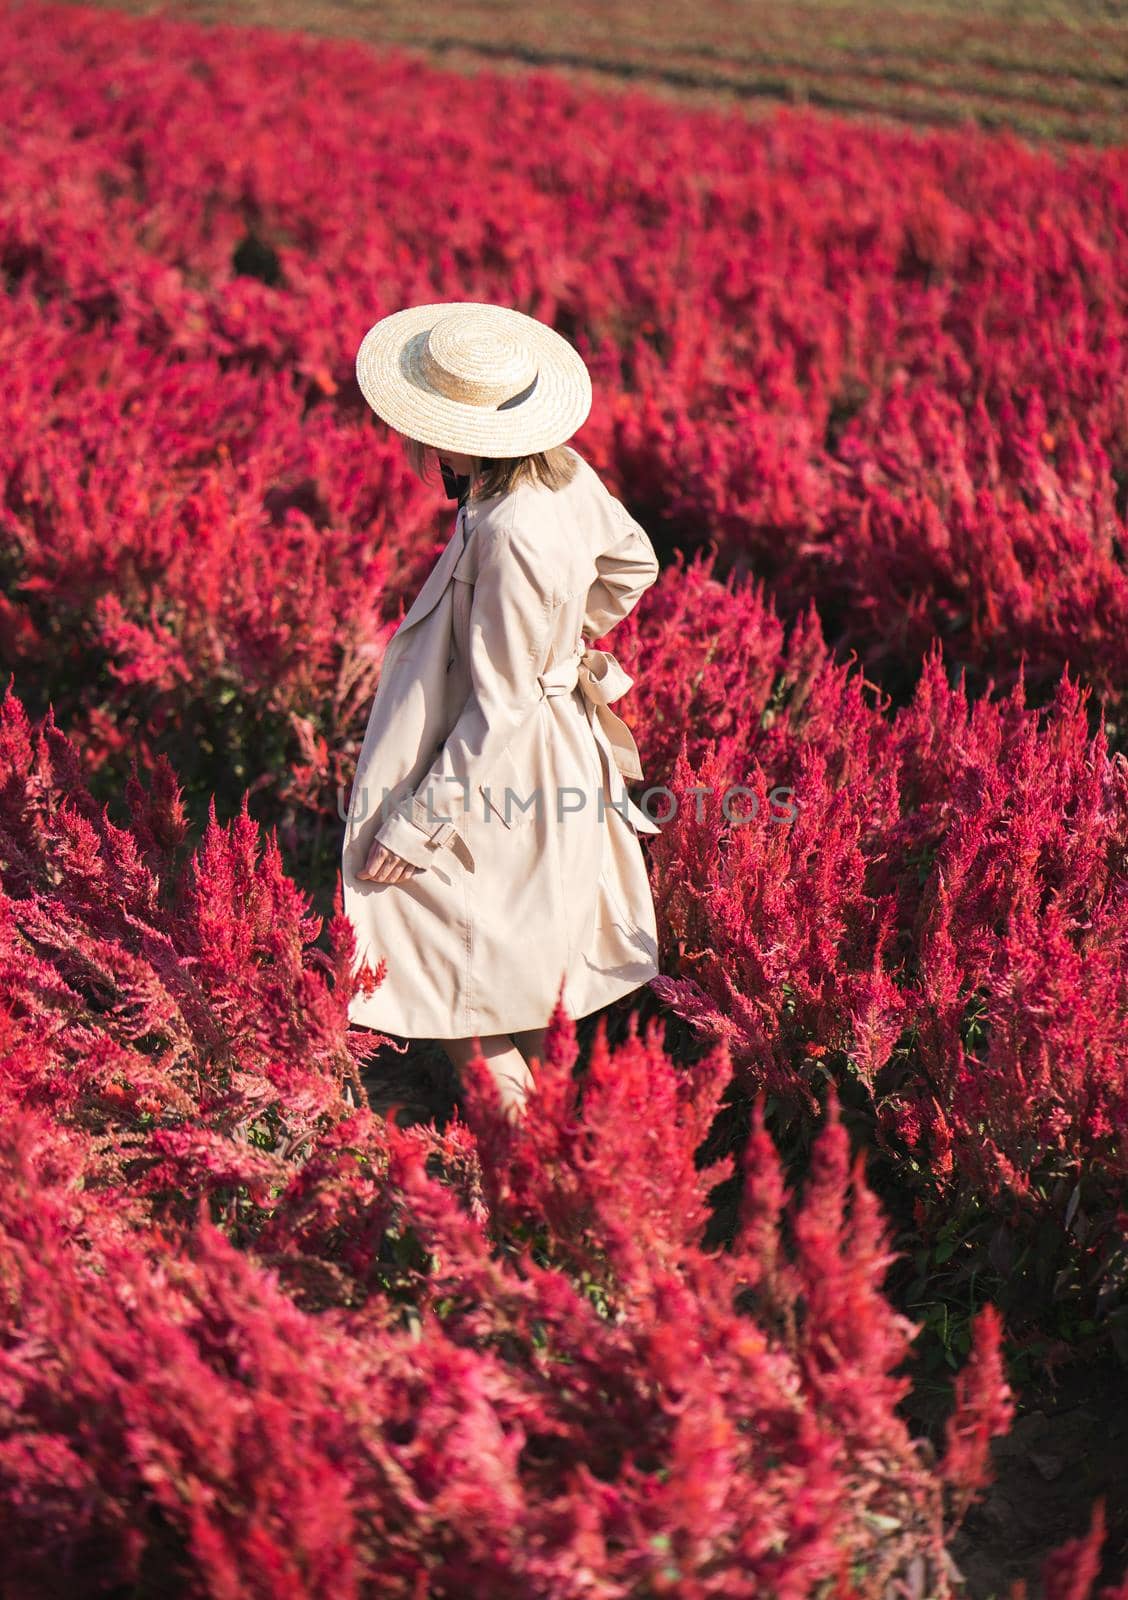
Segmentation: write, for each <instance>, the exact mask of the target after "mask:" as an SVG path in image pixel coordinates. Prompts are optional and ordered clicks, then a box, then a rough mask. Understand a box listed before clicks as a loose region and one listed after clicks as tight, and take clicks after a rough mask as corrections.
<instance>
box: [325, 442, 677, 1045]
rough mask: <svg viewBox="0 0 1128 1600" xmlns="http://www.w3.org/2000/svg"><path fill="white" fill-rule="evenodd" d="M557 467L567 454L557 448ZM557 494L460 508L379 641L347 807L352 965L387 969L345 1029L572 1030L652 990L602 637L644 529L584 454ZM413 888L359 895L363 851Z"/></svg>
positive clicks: (643, 579)
mask: <svg viewBox="0 0 1128 1600" xmlns="http://www.w3.org/2000/svg"><path fill="white" fill-rule="evenodd" d="M569 448H570V447H569ZM572 453H573V454H574V455H575V456H576V460H577V463H578V465H577V471H576V475H575V477H574V478H573V480H572V482H571V483H569V484H567V485H566V486H565V487H564V488H562V489H558V490H551V489H548V488H547V487H545V486H544V485H540V484H529V483H523V484H521V485H519V486H518V487H517V488H516V489H514V490H512V491H511V492H510V493H508V494H506V495H500V496H495V497H493V498H492V499H488V500H483V501H479V502H473V501H470V502H467V503H466V504H465V505H463V506H462V507H460V509H459V512H458V516H457V519H456V523H455V531H454V534H453V536H452V537H451V540H450V542H449V544H448V545H447V546H446V548H445V550H444V551H443V553H442V555H441V556H440V557H439V559H438V561H437V562H436V563H435V565H434V567H433V568H432V570H431V572H430V573H429V574H428V576H427V578H426V581H425V582H424V584H423V587H422V589H421V590H420V591H419V594H418V595H417V596H416V598H415V600H414V602H413V603H412V605H411V607H410V608H409V610H408V611H407V614H406V615H405V616H404V618H403V621H402V622H401V623H400V625H399V628H398V629H397V630H396V632H395V634H394V635H393V636H392V638H391V640H390V641H389V643H388V647H387V651H386V653H385V657H384V662H383V666H382V669H381V676H380V681H379V685H378V688H377V692H376V696H375V699H374V701H373V704H372V710H371V713H370V715H369V719H368V726H367V730H366V732H365V736H364V742H363V745H362V748H361V752H360V757H359V760H358V762H357V769H356V775H355V777H354V780H353V786H352V792H351V795H350V799H349V809H348V817H347V821H346V825H345V839H344V845H343V849H342V857H341V860H342V874H343V883H344V906H345V912H346V915H347V916H348V917H349V918H350V920H351V922H352V924H353V927H354V929H355V932H356V937H357V958H356V965H357V966H359V965H360V964H361V963H363V962H367V963H368V964H369V965H370V966H371V967H373V968H375V967H376V965H377V963H378V962H379V960H380V959H381V958H382V957H383V958H385V959H386V961H387V975H386V977H385V979H384V981H383V982H382V983H381V984H380V985H378V986H377V988H376V989H375V990H374V991H373V992H372V993H371V994H370V995H367V996H366V995H364V994H363V993H361V992H358V993H357V995H356V996H355V997H354V998H353V1001H352V1003H351V1005H350V1008H349V1018H350V1020H351V1021H352V1022H354V1023H359V1024H361V1025H364V1026H367V1027H371V1028H376V1029H379V1030H380V1031H381V1032H386V1033H390V1034H395V1035H399V1036H401V1037H404V1038H431V1039H460V1038H461V1039H465V1038H471V1037H473V1036H479V1037H482V1036H485V1035H486V1034H489V1033H509V1032H511V1031H513V1030H515V1029H522V1028H535V1027H540V1026H542V1025H543V1024H545V1023H546V1022H547V1021H548V1019H549V1017H550V1015H551V1012H552V1008H553V1006H554V1004H555V1002H556V998H557V992H558V990H559V988H560V985H561V983H562V982H563V985H564V990H563V994H564V1004H565V1006H566V1008H567V1010H568V1012H569V1014H570V1015H571V1016H572V1017H573V1018H578V1017H582V1016H585V1015H586V1014H587V1013H589V1012H591V1011H593V1010H595V1009H597V1008H598V1007H600V1006H604V1005H607V1004H608V1003H610V1002H611V1001H612V1000H615V999H617V998H619V997H620V996H622V995H624V994H627V993H630V992H631V991H632V990H634V989H636V988H638V987H639V986H640V985H641V984H643V983H646V982H647V981H648V980H649V979H650V978H652V977H654V976H655V974H656V973H657V971H658V967H657V953H658V948H657V929H656V925H655V913H654V902H653V900H652V898H651V893H650V885H649V881H648V878H647V873H646V864H645V860H644V858H643V853H642V847H641V844H640V843H639V840H638V837H637V834H638V833H639V832H646V833H657V832H659V831H660V830H659V829H658V827H657V825H656V824H655V823H654V822H653V821H651V819H650V818H649V817H648V816H647V815H646V814H645V812H643V811H641V810H640V809H639V807H638V806H636V805H635V804H634V803H633V801H632V800H631V799H630V797H629V795H628V794H627V791H626V785H625V782H624V778H626V777H630V778H641V777H642V772H641V768H640V765H639V760H638V752H637V749H636V746H635V743H634V740H633V738H632V737H631V734H630V732H629V730H628V728H627V726H626V724H625V723H624V722H623V721H622V719H621V718H620V717H619V716H618V715H617V714H616V713H615V712H614V711H613V710H612V709H611V706H610V703H609V702H610V701H611V700H614V699H617V698H618V697H619V696H620V695H621V694H622V693H623V692H624V691H625V690H626V689H629V687H630V685H631V683H632V681H633V680H632V679H631V678H629V677H628V676H627V675H626V673H625V672H624V671H623V669H622V668H621V667H620V666H619V664H618V662H617V661H616V660H615V658H614V656H613V655H611V654H610V653H609V652H605V651H599V650H596V649H594V648H592V647H591V646H590V645H589V640H592V639H601V638H602V637H603V636H604V635H605V634H606V633H607V632H608V630H609V629H611V628H612V627H613V626H614V625H615V623H616V622H618V621H619V620H620V619H621V618H622V617H624V616H626V615H627V613H628V612H629V611H630V610H631V608H632V607H633V606H634V605H635V604H636V602H637V601H638V599H639V597H640V596H641V595H642V594H643V593H644V591H645V590H646V589H647V588H649V586H650V585H651V584H652V583H653V582H654V581H655V579H656V578H657V576H658V570H659V567H658V559H657V557H656V555H655V553H654V549H653V547H652V545H651V543H650V540H649V539H648V537H647V535H646V533H645V532H644V530H643V529H642V528H641V527H640V526H639V524H638V523H637V522H636V521H635V520H634V519H633V518H632V517H631V516H630V515H629V514H628V512H627V511H626V509H625V508H624V506H623V505H622V504H621V502H620V501H618V500H617V499H616V498H615V497H614V496H613V495H612V494H611V493H610V492H609V491H608V489H607V488H606V486H605V485H604V484H603V482H602V480H601V479H600V477H599V475H598V474H597V473H596V472H595V471H594V469H593V468H592V467H591V466H590V465H589V464H588V463H587V462H586V461H585V460H584V459H583V457H582V456H580V455H579V454H578V452H575V451H573V452H572ZM374 838H378V839H379V840H380V842H381V843H383V844H386V845H387V846H388V848H389V849H391V850H393V851H395V852H396V854H398V855H400V856H403V857H404V858H405V859H406V860H408V861H411V862H413V863H414V864H415V865H416V866H419V867H421V868H423V869H424V870H422V871H420V872H417V873H414V874H412V875H410V876H408V877H407V878H404V879H401V880H400V881H399V882H398V883H391V884H377V883H371V882H368V881H365V880H362V879H358V878H357V876H356V874H357V872H358V871H359V870H361V869H362V868H363V866H364V864H365V862H366V861H367V858H368V856H369V853H370V852H371V849H372V843H373V839H374Z"/></svg>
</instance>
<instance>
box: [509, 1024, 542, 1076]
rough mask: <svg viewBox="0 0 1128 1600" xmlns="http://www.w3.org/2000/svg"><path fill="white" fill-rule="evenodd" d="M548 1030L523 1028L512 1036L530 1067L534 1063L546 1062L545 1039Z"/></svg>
mask: <svg viewBox="0 0 1128 1600" xmlns="http://www.w3.org/2000/svg"><path fill="white" fill-rule="evenodd" d="M547 1032H548V1028H547V1027H544V1028H521V1029H520V1030H519V1031H518V1032H517V1033H513V1034H511V1035H510V1037H511V1039H512V1040H513V1043H514V1044H515V1045H516V1046H517V1048H518V1050H520V1052H521V1054H522V1055H523V1056H524V1058H525V1060H526V1061H527V1062H528V1063H529V1065H530V1067H531V1066H532V1064H533V1062H534V1061H543V1060H544V1038H545V1034H546V1033H547Z"/></svg>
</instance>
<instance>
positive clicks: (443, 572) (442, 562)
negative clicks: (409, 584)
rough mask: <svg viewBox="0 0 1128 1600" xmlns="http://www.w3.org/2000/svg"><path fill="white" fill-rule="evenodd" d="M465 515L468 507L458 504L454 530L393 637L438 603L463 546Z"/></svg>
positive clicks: (421, 617)
mask: <svg viewBox="0 0 1128 1600" xmlns="http://www.w3.org/2000/svg"><path fill="white" fill-rule="evenodd" d="M467 515H468V508H467V507H466V506H465V505H462V506H460V507H459V510H458V516H457V518H456V520H455V525H454V532H453V533H452V534H451V536H450V539H449V541H448V542H447V545H446V548H445V549H444V550H443V553H442V555H441V556H440V557H439V559H438V560H437V561H436V562H435V565H434V566H433V567H432V568H431V570H430V572H429V573H428V574H427V577H426V579H425V580H424V583H423V587H422V588H421V589H420V591H419V593H418V594H417V595H416V596H415V599H414V600H413V601H412V602H411V604H410V606H409V607H408V608H407V612H406V613H405V615H404V618H403V621H402V622H401V623H400V625H399V627H398V628H397V629H396V631H395V633H394V634H393V635H392V637H393V638H394V639H400V638H402V637H403V635H404V633H406V632H407V630H408V628H413V627H414V626H415V624H416V623H417V622H422V620H423V618H424V617H425V616H427V615H428V613H429V612H431V611H433V610H434V608H435V606H436V605H438V603H439V600H440V599H441V597H442V595H443V592H444V591H445V589H446V586H447V584H448V583H449V581H450V579H451V577H452V575H453V573H454V569H455V567H456V566H457V565H458V559H459V557H460V556H461V555H462V552H463V549H464V547H465V535H466V533H467V532H468V531H469V530H468V529H467V527H466V519H467Z"/></svg>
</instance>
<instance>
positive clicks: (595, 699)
mask: <svg viewBox="0 0 1128 1600" xmlns="http://www.w3.org/2000/svg"><path fill="white" fill-rule="evenodd" d="M537 681H538V682H539V683H540V686H541V689H542V690H543V692H544V694H545V695H546V696H551V695H557V694H571V692H572V690H573V689H576V688H578V689H579V690H580V692H581V694H582V695H583V698H584V710H585V711H586V713H587V719H588V722H589V723H590V725H591V730H592V732H593V733H594V735H595V742H596V744H597V745H598V746H599V753H600V757H601V759H602V762H603V770H604V775H605V777H606V779H607V788H608V792H609V794H610V796H611V800H612V802H613V803H614V804H615V805H616V806H618V808H619V809H620V810H621V811H622V812H623V813H624V815H626V816H629V817H631V818H632V819H633V820H634V823H635V825H636V827H639V828H641V829H642V830H643V831H644V832H646V833H658V832H660V831H661V830H660V829H659V827H658V825H657V823H655V822H653V821H652V820H651V819H650V818H649V817H648V816H647V815H646V813H645V812H644V811H642V810H640V809H639V807H638V806H636V805H635V803H634V801H633V800H632V799H631V797H630V795H629V794H628V793H627V786H626V784H625V783H624V781H623V779H624V778H641V777H642V762H641V761H640V760H639V754H638V746H637V745H636V744H635V741H634V736H633V734H632V733H631V730H630V729H629V728H628V727H627V725H626V723H625V722H624V721H623V719H622V717H620V716H618V715H617V714H616V713H615V712H614V711H612V709H611V706H610V702H611V701H612V700H618V698H619V696H620V695H623V694H626V692H627V690H628V689H629V688H630V687H631V685H632V683H633V682H634V679H633V678H632V677H630V676H629V675H628V674H627V673H626V672H624V671H623V668H622V667H621V666H620V665H619V663H618V662H617V661H616V660H615V657H614V656H613V655H612V654H611V652H610V651H609V650H596V649H594V648H593V647H592V646H590V645H589V646H588V647H587V648H586V649H583V650H576V651H575V652H574V653H573V654H572V655H570V656H567V657H565V659H564V660H563V661H558V662H557V663H556V665H555V666H553V667H550V668H549V669H548V671H547V672H542V673H540V674H539V675H538V680H537Z"/></svg>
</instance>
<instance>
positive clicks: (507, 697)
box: [376, 494, 556, 867]
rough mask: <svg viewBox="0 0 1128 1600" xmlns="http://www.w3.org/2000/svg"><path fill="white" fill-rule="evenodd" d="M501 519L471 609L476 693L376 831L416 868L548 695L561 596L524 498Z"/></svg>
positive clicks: (429, 857) (491, 523) (483, 542)
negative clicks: (524, 511)
mask: <svg viewBox="0 0 1128 1600" xmlns="http://www.w3.org/2000/svg"><path fill="white" fill-rule="evenodd" d="M504 504H505V507H506V509H505V511H504V513H503V514H502V516H500V517H492V518H489V519H486V518H483V520H482V521H481V522H479V524H478V526H477V527H476V529H475V531H474V537H475V539H477V540H478V541H479V551H478V572H477V577H476V578H475V581H474V594H473V598H472V600H471V603H470V619H469V662H468V668H469V677H470V694H469V697H468V698H467V701H466V704H465V706H464V707H463V709H462V711H461V713H460V715H459V717H458V720H457V721H456V722H455V724H454V726H453V728H452V729H451V731H450V732H449V733H448V734H447V736H446V738H445V740H444V741H443V744H442V748H441V749H440V750H439V753H438V755H437V756H436V757H435V759H434V761H433V762H432V763H431V766H430V768H429V769H428V771H427V772H426V773H425V774H424V776H423V777H422V778H421V779H420V781H419V783H418V784H417V785H416V788H415V791H414V794H413V795H412V797H411V799H410V802H403V803H402V804H401V806H400V807H398V808H397V809H395V810H394V811H393V812H392V814H391V816H389V817H388V818H387V820H386V821H385V822H384V823H382V825H381V826H380V828H379V829H377V832H376V838H377V840H378V841H379V842H380V843H381V844H383V845H386V846H387V848H388V849H389V850H392V851H394V852H395V854H396V855H398V856H402V857H403V858H404V860H406V861H410V862H411V863H412V864H413V865H414V866H417V867H426V866H428V865H429V864H430V863H431V862H432V861H433V860H434V859H435V853H436V851H437V850H438V849H439V848H440V847H441V846H443V845H445V844H448V843H449V842H450V840H451V838H452V837H453V835H454V834H455V833H461V832H462V830H463V827H464V824H465V817H466V812H467V810H468V809H469V808H470V807H471V806H472V805H476V806H478V807H479V808H480V807H481V805H482V801H481V798H480V796H478V792H477V791H478V786H479V785H480V784H482V783H484V782H487V781H488V779H489V775H490V771H491V769H492V768H493V765H494V763H495V762H496V760H497V758H498V756H500V755H501V754H502V752H503V751H504V749H505V747H506V746H507V745H508V743H509V741H510V739H511V738H512V737H513V735H514V733H515V732H516V731H517V729H518V728H519V727H520V726H521V724H522V723H523V722H524V720H525V719H526V717H528V716H529V714H530V712H531V711H532V710H533V708H534V707H535V705H536V704H537V702H538V700H540V699H541V698H542V695H543V691H542V689H541V685H540V683H539V681H538V673H539V672H540V671H541V669H542V667H543V664H544V660H545V657H546V654H547V649H548V641H549V635H550V633H551V629H552V621H553V613H554V608H555V604H556V600H555V595H554V592H553V589H552V586H551V583H550V582H549V579H548V576H547V575H546V574H545V573H544V564H543V560H542V559H541V558H540V556H539V552H538V550H537V541H536V539H535V537H534V536H533V534H532V533H531V531H528V530H525V529H523V528H522V527H521V525H520V523H519V522H518V521H517V520H516V507H517V504H518V496H517V495H516V494H514V495H511V496H509V497H508V498H507V500H506V501H505V502H504Z"/></svg>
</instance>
